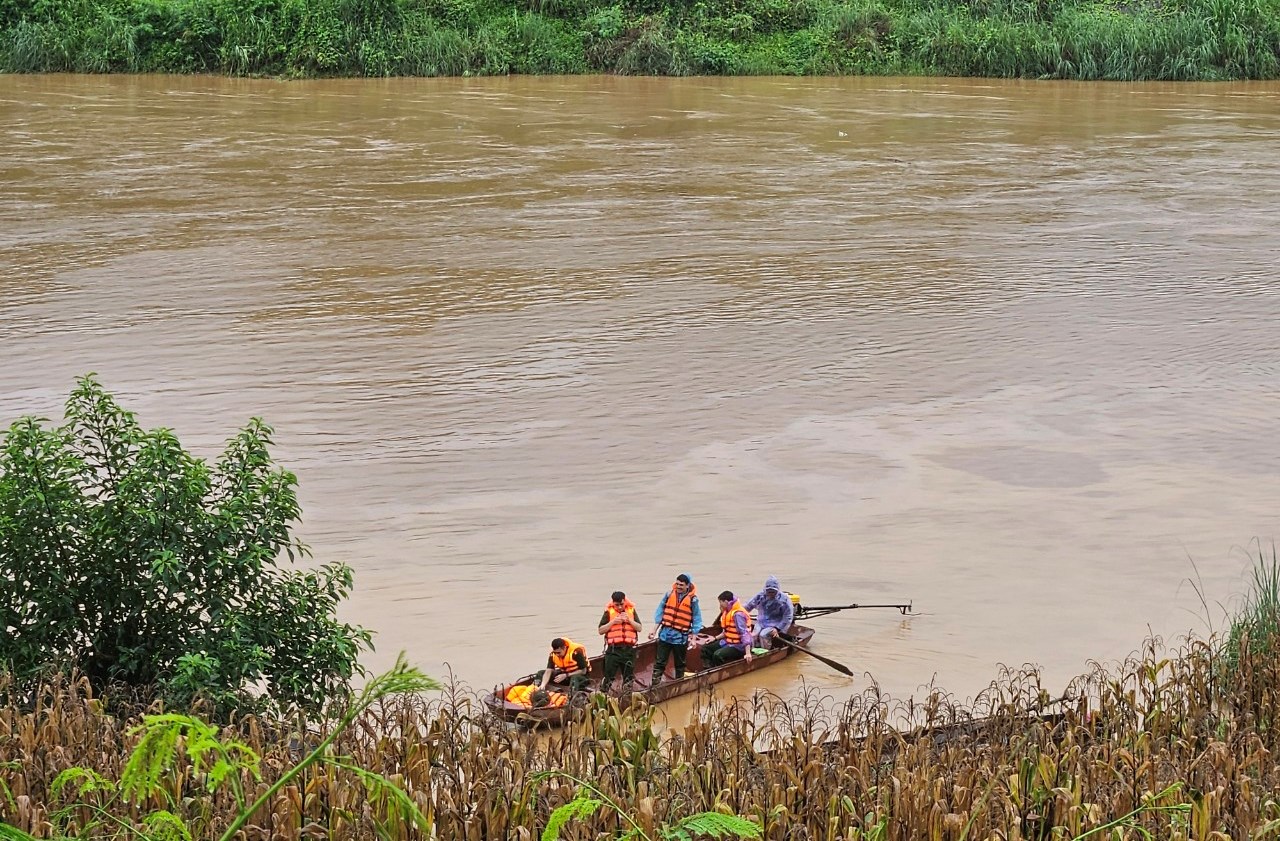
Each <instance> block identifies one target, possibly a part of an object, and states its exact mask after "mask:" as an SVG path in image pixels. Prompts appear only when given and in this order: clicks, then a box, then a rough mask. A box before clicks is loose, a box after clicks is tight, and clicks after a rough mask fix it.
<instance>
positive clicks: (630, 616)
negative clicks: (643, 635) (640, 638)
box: [627, 610, 640, 634]
mask: <svg viewBox="0 0 1280 841" xmlns="http://www.w3.org/2000/svg"><path fill="white" fill-rule="evenodd" d="M627 618H628V619H630V620H631V627H633V628H635V629H636V633H637V634H638V633H640V620H639V619H637V618H636V612H635V611H634V610H633V611H630V612H629V613H627Z"/></svg>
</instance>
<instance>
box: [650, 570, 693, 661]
mask: <svg viewBox="0 0 1280 841" xmlns="http://www.w3.org/2000/svg"><path fill="white" fill-rule="evenodd" d="M653 623H654V624H655V625H657V627H656V628H654V629H653V630H652V631H650V632H649V639H653V638H654V636H657V638H658V647H657V649H656V651H655V652H654V655H653V680H651V681H650V683H649V685H650V686H657V685H658V681H660V680H662V674H663V672H665V671H666V670H667V660H668V659H670V657H671V655H672V654H674V655H675V661H676V680H679V679H680V678H682V677H684V658H685V655H686V654H687V653H688V652H689V635H690V634H692V633H694V632H695V631H699V630H701V629H702V607H701V606H699V604H698V591H697V588H695V587H694V586H693V579H692V578H690V577H689V573H687V572H682V573H680V574H679V575H677V576H676V583H675V584H673V585H672V586H671V589H670V590H669V591H668V592H667V595H666V597H665V598H664V599H663V600H662V601H660V602H658V609H657V610H656V611H654V614H653Z"/></svg>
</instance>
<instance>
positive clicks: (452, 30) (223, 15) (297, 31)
mask: <svg viewBox="0 0 1280 841" xmlns="http://www.w3.org/2000/svg"><path fill="white" fill-rule="evenodd" d="M0 72H9V73H48V72H83V73H169V74H224V75H231V76H260V77H277V78H327V77H385V76H473V75H480V76H495V75H509V74H529V75H562V74H589V73H612V74H624V75H649V76H690V75H893V76H953V77H989V78H1031V79H1074V80H1112V81H1229V80H1268V79H1276V78H1280V0H1098V1H1096V2H1090V1H1089V0H698V2H692V3H683V4H668V3H664V2H661V0H623V2H610V0H519V1H518V2H512V1H511V0H110V2H93V0H69V2H53V0H0Z"/></svg>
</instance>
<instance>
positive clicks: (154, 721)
mask: <svg viewBox="0 0 1280 841" xmlns="http://www.w3.org/2000/svg"><path fill="white" fill-rule="evenodd" d="M207 726H208V725H205V724H204V723H203V722H202V721H200V720H199V719H196V718H192V717H191V716H186V715H178V714H176V713H165V714H163V715H149V716H146V717H145V718H143V720H142V724H140V725H138V726H137V727H135V728H133V729H132V730H131V731H129V732H130V734H131V735H132V734H134V733H138V732H141V733H142V740H141V741H139V742H138V746H137V747H136V748H134V749H133V753H132V754H130V755H129V760H128V761H127V762H126V763H125V766H124V770H123V771H121V772H120V791H121V793H122V794H123V795H124V797H125V799H126V800H132V801H134V802H135V803H140V802H141V801H143V800H144V799H146V798H147V797H150V796H151V795H153V794H157V793H159V792H162V791H163V790H164V789H163V787H162V786H161V785H160V780H161V778H162V777H163V776H164V775H165V774H166V773H168V772H169V770H170V769H171V768H173V766H174V765H175V764H176V763H177V760H178V737H179V736H181V735H182V732H183V730H184V729H191V730H193V731H195V732H197V733H198V732H199V731H200V729H201V728H204V727H207Z"/></svg>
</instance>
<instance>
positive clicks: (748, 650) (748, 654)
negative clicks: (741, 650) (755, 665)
mask: <svg viewBox="0 0 1280 841" xmlns="http://www.w3.org/2000/svg"><path fill="white" fill-rule="evenodd" d="M743 659H745V660H746V661H747V662H748V663H750V662H751V649H750V648H748V649H747V653H746V654H745V655H744V657H743Z"/></svg>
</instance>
